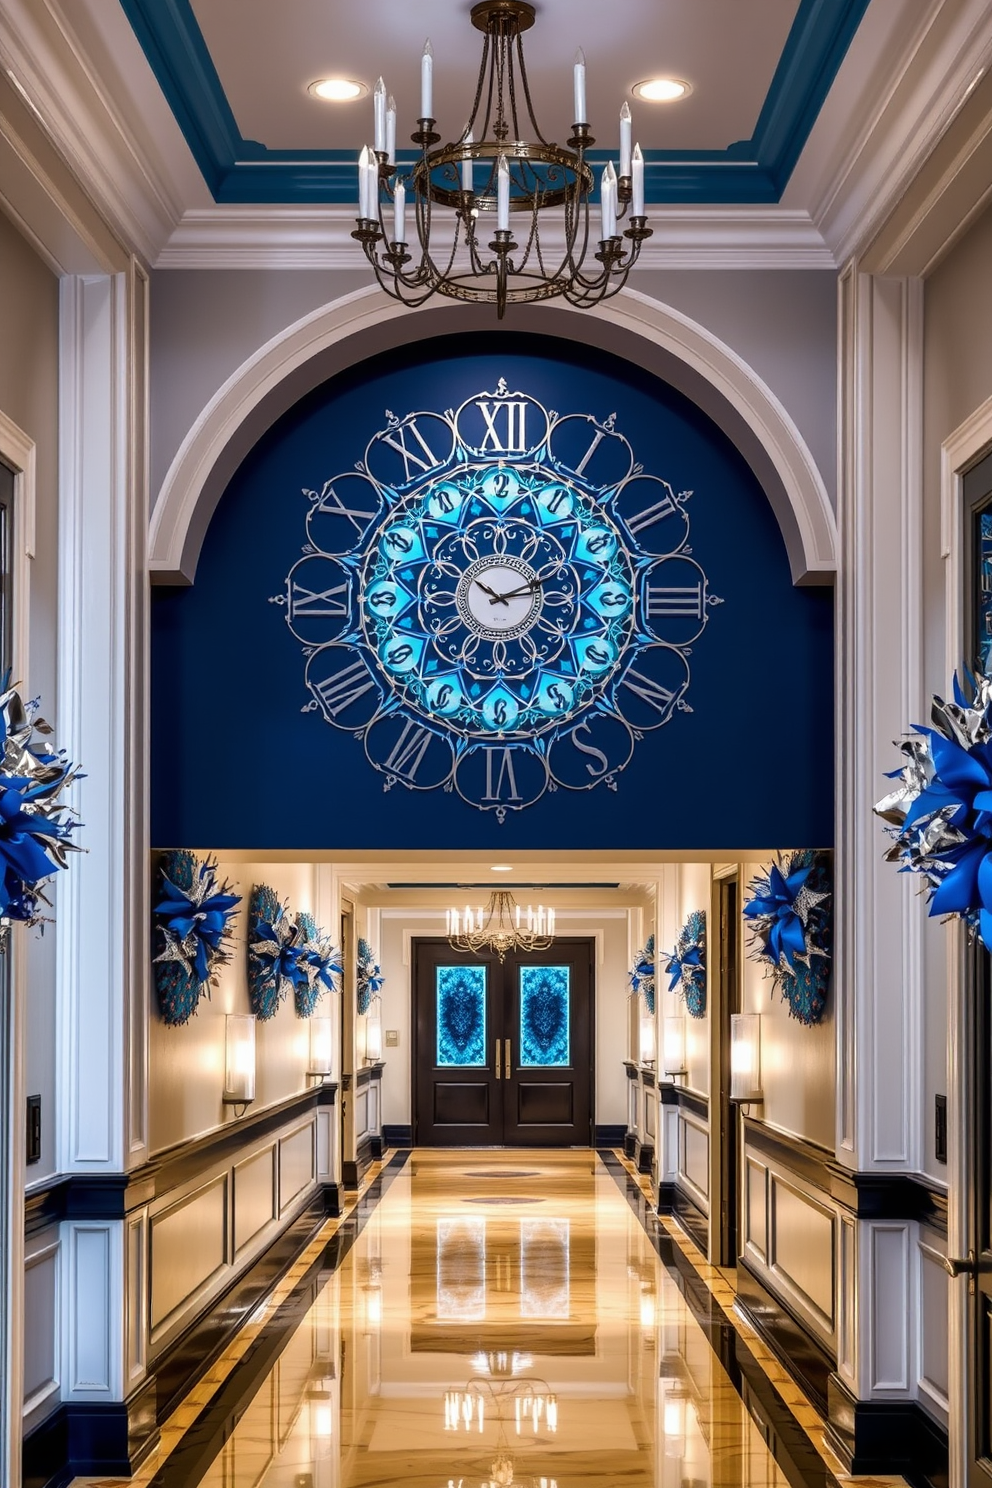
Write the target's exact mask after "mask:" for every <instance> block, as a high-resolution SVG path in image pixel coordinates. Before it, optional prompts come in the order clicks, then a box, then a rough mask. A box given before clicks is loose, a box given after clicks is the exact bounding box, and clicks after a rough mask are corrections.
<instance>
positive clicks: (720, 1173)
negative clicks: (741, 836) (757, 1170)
mask: <svg viewBox="0 0 992 1488" xmlns="http://www.w3.org/2000/svg"><path fill="white" fill-rule="evenodd" d="M742 878H743V869H742V866H741V865H740V864H739V863H731V864H728V865H727V866H726V867H723V868H719V869H718V868H714V870H713V877H712V882H711V887H710V909H709V915H708V917H707V935H706V938H707V944H708V957H709V964H710V968H711V970H710V974H709V976H708V978H707V981H708V987H707V998H708V1002H709V1007H708V1012H709V1025H710V1026H709V1034H710V1072H711V1074H710V1100H709V1106H710V1122H709V1125H710V1166H709V1179H710V1182H709V1189H710V1212H709V1220H708V1240H709V1254H708V1256H707V1259H708V1260H709V1261H710V1263H711V1264H712V1265H714V1266H729V1265H735V1264H736V1261H737V1256H736V1255H735V1256H733V1258H731V1257H730V1249H729V1247H730V1243H731V1242H730V1237H731V1234H732V1233H733V1232H734V1231H736V1233H737V1235H738V1238H739V1236H740V1231H741V1224H740V1200H741V1182H740V1178H741V1161H740V1141H741V1122H740V1116H739V1111H738V1107H737V1106H736V1105H735V1104H733V1103H732V1101H731V1099H730V1015H731V1013H734V1012H737V1011H738V1009H737V1008H736V1007H732V1006H731V1005H730V1004H731V992H730V989H731V987H732V986H733V985H735V984H736V989H737V999H738V1001H739V1000H740V997H741V989H742V987H743V976H744V956H743V940H744V937H743V935H742V934H741V931H740V903H741V882H742ZM731 882H734V883H736V884H737V910H738V914H737V938H736V942H735V945H734V962H735V965H734V977H735V982H730V981H729V979H728V978H727V976H726V975H725V969H726V968H725V966H724V958H723V935H722V901H723V896H724V891H725V887H726V885H727V884H728V883H731ZM732 1172H736V1175H737V1184H736V1191H735V1194H734V1196H733V1198H732V1200H731V1198H730V1196H729V1195H728V1187H729V1178H730V1175H731V1173H732ZM728 1202H733V1203H734V1206H735V1211H736V1212H735V1213H734V1214H733V1215H731V1214H730V1213H729V1212H728V1211H727V1209H726V1207H725V1206H726V1205H727V1203H728Z"/></svg>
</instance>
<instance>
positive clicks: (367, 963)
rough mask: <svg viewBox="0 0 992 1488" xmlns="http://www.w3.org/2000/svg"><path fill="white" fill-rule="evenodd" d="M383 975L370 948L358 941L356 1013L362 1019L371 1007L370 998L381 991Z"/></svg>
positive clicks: (365, 941)
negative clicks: (357, 1012)
mask: <svg viewBox="0 0 992 1488" xmlns="http://www.w3.org/2000/svg"><path fill="white" fill-rule="evenodd" d="M383 980H384V979H383V975H382V972H381V971H380V970H379V967H378V965H377V963H376V959H375V955H374V953H373V950H372V947H371V946H370V945H369V943H368V941H367V940H362V939H361V938H359V941H358V976H357V979H356V987H357V995H358V1011H359V1013H360V1014H361V1015H362V1016H363V1017H364V1015H365V1014H366V1013H367V1012H368V1010H369V1008H370V1007H371V1006H372V998H373V997H374V996H375V995H376V993H377V992H381V991H382V983H383Z"/></svg>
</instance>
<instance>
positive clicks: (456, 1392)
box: [76, 1149, 900, 1488]
mask: <svg viewBox="0 0 992 1488" xmlns="http://www.w3.org/2000/svg"><path fill="white" fill-rule="evenodd" d="M731 1305H732V1295H731V1293H730V1290H729V1288H728V1287H727V1286H726V1283H725V1282H723V1281H722V1279H721V1277H720V1273H718V1272H716V1271H715V1270H714V1269H713V1268H710V1267H708V1266H706V1264H705V1262H704V1261H703V1260H702V1257H701V1256H700V1255H699V1253H698V1252H697V1251H695V1250H694V1247H693V1245H692V1242H691V1241H689V1240H688V1239H687V1238H686V1237H685V1236H684V1234H683V1233H682V1232H681V1231H679V1230H678V1227H677V1226H675V1225H674V1224H672V1223H671V1221H668V1220H665V1219H659V1218H658V1217H657V1216H655V1215H654V1214H652V1212H651V1210H650V1207H649V1206H648V1205H647V1204H646V1203H645V1201H644V1196H643V1194H642V1191H641V1188H640V1186H639V1184H638V1182H637V1181H636V1179H635V1177H634V1176H633V1174H632V1172H631V1171H630V1170H629V1169H628V1168H627V1167H626V1166H625V1165H624V1164H623V1163H622V1162H621V1161H620V1159H619V1158H618V1157H617V1156H615V1155H614V1154H612V1153H608V1152H602V1153H599V1154H597V1153H594V1152H591V1151H579V1150H567V1151H559V1152H548V1151H539V1152H534V1151H524V1152H521V1151H517V1152H509V1151H472V1150H467V1149H462V1150H438V1149H434V1150H429V1149H419V1150H415V1151H414V1152H413V1153H412V1154H408V1153H405V1152H404V1153H399V1154H396V1155H395V1156H393V1157H392V1158H391V1159H390V1160H389V1161H388V1162H386V1163H385V1164H384V1165H383V1167H382V1168H381V1169H380V1170H379V1172H378V1174H377V1176H375V1177H373V1179H372V1181H371V1182H370V1183H369V1184H368V1185H367V1187H366V1188H365V1189H364V1191H363V1192H362V1194H361V1196H360V1198H359V1199H358V1200H357V1202H356V1203H355V1204H353V1205H351V1206H349V1208H348V1211H347V1212H346V1214H345V1216H344V1217H343V1218H342V1219H341V1220H337V1221H332V1222H330V1223H328V1225H326V1226H325V1227H324V1229H323V1230H322V1231H321V1233H320V1235H319V1236H318V1237H317V1238H316V1239H315V1241H314V1242H313V1244H312V1245H311V1246H310V1247H309V1248H308V1250H307V1251H306V1252H304V1254H303V1256H302V1257H301V1258H300V1260H299V1261H298V1262H297V1264H296V1265H295V1266H294V1267H293V1269H292V1270H291V1272H290V1273H289V1274H288V1275H287V1277H286V1278H285V1279H284V1281H283V1282H282V1283H281V1284H280V1285H279V1287H277V1289H276V1291H275V1293H274V1294H273V1297H272V1299H270V1301H269V1302H268V1303H266V1304H265V1305H263V1307H262V1308H260V1309H259V1310H258V1312H257V1313H256V1314H255V1316H254V1317H253V1318H252V1320H251V1321H250V1322H249V1323H248V1325H247V1326H246V1328H245V1329H243V1330H242V1333H241V1334H240V1335H239V1336H238V1338H237V1339H236V1340H235V1342H234V1344H233V1345H232V1346H231V1347H230V1348H229V1349H228V1350H227V1351H226V1352H225V1354H224V1355H222V1357H221V1358H220V1360H219V1361H217V1363H216V1364H215V1365H214V1366H213V1367H212V1368H211V1369H210V1370H209V1371H208V1373H207V1374H206V1375H205V1376H204V1378H203V1380H202V1381H201V1382H200V1383H199V1385H197V1386H196V1387H195V1388H194V1390H193V1391H192V1392H191V1394H190V1396H189V1397H188V1398H187V1400H186V1401H185V1402H184V1403H183V1404H182V1405H181V1406H180V1407H179V1408H178V1409H177V1410H176V1412H175V1413H174V1415H173V1417H172V1418H171V1420H170V1421H169V1422H167V1423H165V1425H164V1428H163V1433H162V1445H161V1446H160V1448H159V1449H158V1450H157V1451H156V1452H155V1453H153V1455H152V1456H151V1457H150V1458H149V1459H148V1461H147V1462H146V1463H145V1464H144V1466H143V1467H142V1468H141V1469H140V1470H139V1471H138V1473H137V1474H136V1476H135V1477H134V1479H133V1480H130V1481H133V1483H134V1484H136V1485H138V1488H194V1485H197V1484H201V1483H202V1484H209V1485H211V1488H235V1485H238V1488H242V1485H245V1488H247V1485H265V1488H276V1485H286V1488H290V1485H292V1488H331V1485H334V1488H371V1485H383V1488H385V1485H391V1484H400V1483H402V1484H410V1485H417V1488H421V1485H422V1488H491V1485H495V1484H499V1485H504V1488H509V1485H521V1488H523V1485H526V1488H577V1485H579V1484H581V1485H582V1488H598V1485H603V1488H606V1485H615V1484H620V1483H622V1484H625V1485H631V1488H639V1485H645V1488H646V1485H652V1488H675V1485H678V1484H682V1483H686V1482H691V1483H692V1484H693V1485H704V1484H714V1485H715V1484H748V1485H750V1488H761V1485H764V1484H785V1483H792V1484H794V1485H796V1488H802V1485H806V1484H825V1483H827V1482H828V1481H830V1478H829V1477H828V1473H829V1470H830V1467H829V1463H830V1459H829V1457H828V1456H826V1455H825V1453H824V1449H823V1447H822V1439H821V1437H820V1433H819V1431H818V1426H819V1418H818V1417H817V1415H816V1412H815V1411H814V1410H813V1409H812V1407H810V1406H809V1405H808V1404H806V1403H804V1401H803V1397H802V1396H801V1394H800V1393H799V1391H798V1390H797V1389H796V1387H795V1386H794V1385H792V1384H791V1382H789V1380H788V1378H787V1376H786V1375H785V1374H784V1373H783V1372H782V1371H781V1370H780V1369H779V1368H778V1366H777V1365H776V1364H775V1362H774V1360H773V1359H772V1358H771V1357H770V1356H769V1355H768V1353H767V1352H766V1351H765V1350H764V1349H763V1347H762V1346H761V1344H760V1342H759V1341H758V1340H757V1339H756V1338H755V1336H754V1334H753V1333H751V1331H750V1330H749V1329H748V1328H747V1325H746V1324H744V1323H742V1322H735V1323H732V1322H731V1321H730V1319H731V1312H730V1308H731ZM758 1423H760V1427H759V1424H758ZM766 1443H770V1444H771V1446H772V1450H770V1449H769V1445H767V1444H766ZM773 1451H774V1453H775V1455H773ZM776 1459H777V1460H776ZM833 1466H834V1467H835V1468H837V1469H838V1476H841V1475H840V1474H839V1464H836V1463H834V1464H833ZM119 1481H125V1480H118V1479H85V1480H84V1479H77V1480H76V1484H77V1485H81V1484H82V1483H83V1482H86V1483H89V1484H94V1485H95V1484H99V1485H100V1488H111V1485H115V1488H116V1484H117V1483H118V1482H119ZM859 1481H862V1482H867V1481H870V1480H867V1479H862V1480H859ZM891 1481H893V1482H899V1481H900V1480H898V1479H894V1480H891Z"/></svg>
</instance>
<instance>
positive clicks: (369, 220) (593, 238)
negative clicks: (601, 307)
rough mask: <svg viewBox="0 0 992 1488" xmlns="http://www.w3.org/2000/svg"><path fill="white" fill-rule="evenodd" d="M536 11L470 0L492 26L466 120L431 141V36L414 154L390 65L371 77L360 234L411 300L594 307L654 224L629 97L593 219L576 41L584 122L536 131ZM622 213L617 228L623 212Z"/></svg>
mask: <svg viewBox="0 0 992 1488" xmlns="http://www.w3.org/2000/svg"><path fill="white" fill-rule="evenodd" d="M534 19H535V11H534V6H533V5H530V4H528V3H527V0H482V3H480V4H478V5H475V6H474V7H473V9H472V24H473V25H474V26H475V27H477V29H478V30H480V31H482V32H483V33H484V34H485V41H484V42H483V47H482V61H481V63H480V66H479V77H478V83H477V86H476V91H475V99H474V102H473V103H472V108H471V113H470V115H469V119H468V123H467V124H466V125H465V128H464V130H463V132H462V134H461V135H460V136H459V138H458V139H457V140H456V141H455V142H454V143H453V144H446V145H441V146H440V148H435V146H438V145H439V144H440V140H441V136H440V135H439V134H436V133H435V130H434V125H435V123H436V120H435V119H434V117H433V77H434V54H433V51H432V49H431V44H430V42H429V41H428V43H427V45H426V47H425V49H424V54H423V58H422V61H421V95H420V112H421V117H420V119H419V120H418V121H417V125H418V127H417V132H416V133H415V134H414V135H412V136H411V138H412V140H413V143H414V144H415V145H417V146H419V148H420V152H421V153H420V158H419V159H418V160H416V161H414V163H413V164H412V166H410V167H407V166H406V165H401V164H399V163H398V162H397V160H396V104H395V102H394V100H393V99H392V98H389V97H387V94H386V88H385V84H384V83H383V80H382V78H380V79H379V81H378V82H377V84H376V87H375V90H374V94H373V103H374V121H375V122H374V144H373V148H372V149H369V148H368V147H367V146H366V147H365V148H364V149H363V150H362V153H361V158H360V161H359V169H358V174H359V209H358V224H357V227H356V229H355V231H354V232H353V233H352V237H353V238H356V239H357V240H358V242H359V243H361V245H362V247H363V248H364V250H365V255H366V257H367V258H368V260H369V263H370V264H371V265H372V267H373V269H374V270H375V274H376V278H377V279H378V281H379V283H380V285H381V286H382V288H383V289H384V290H385V291H386V293H387V294H389V295H392V296H393V298H394V299H397V300H400V301H402V302H403V303H404V304H406V305H409V306H411V307H414V306H417V305H422V304H423V303H424V301H425V300H427V299H429V298H430V296H431V295H433V294H443V295H448V296H450V297H451V298H453V299H458V300H469V301H474V302H476V303H479V302H482V303H489V304H495V306H496V313H497V315H498V316H499V317H500V319H502V317H503V314H504V311H505V309H506V306H507V305H508V304H519V303H522V302H524V301H528V300H547V299H554V298H555V297H557V296H560V295H563V296H564V297H565V299H566V300H568V302H569V303H570V304H572V305H576V306H578V307H580V308H583V309H585V308H589V307H591V306H593V305H598V304H599V303H600V302H601V301H602V300H604V299H607V298H609V297H610V296H611V295H614V294H616V293H617V292H618V291H619V290H621V289H622V288H623V286H624V284H626V282H627V276H628V274H629V273H630V270H631V269H632V267H633V266H634V264H635V263H636V262H637V259H638V256H639V254H640V250H641V244H642V243H643V241H644V239H645V238H649V237H650V236H651V229H650V228H649V227H648V225H647V218H646V216H645V214H644V158H643V155H642V153H641V149H640V146H639V145H634V146H633V147H632V146H631V117H630V109H629V107H628V105H627V104H626V103H624V105H623V107H622V109H621V111H620V156H619V169H618V168H617V167H616V166H615V165H614V164H613V162H612V161H609V162H608V163H607V164H606V165H605V166H604V167H603V169H602V173H601V177H600V182H599V186H600V210H599V220H598V222H596V221H595V220H594V219H595V213H594V212H593V211H592V208H591V197H592V193H593V190H594V186H595V181H594V177H593V171H592V167H591V166H590V164H589V162H588V160H587V158H586V152H587V151H588V150H589V149H590V148H591V146H592V145H594V144H595V140H594V139H593V136H592V133H591V131H590V128H589V124H588V123H587V122H586V113H587V108H586V63H585V57H584V56H583V54H582V52H581V51H579V52H578V53H577V54H576V58H575V66H574V74H573V83H574V103H575V106H574V113H575V119H576V122H575V123H574V124H573V125H572V134H571V136H570V138H569V140H568V144H567V146H565V145H558V144H555V143H553V142H550V141H548V140H546V139H545V137H544V135H543V134H542V133H541V130H540V127H539V125H538V123H537V120H536V118H535V116H534V104H533V100H532V98H531V93H530V85H529V83H528V81H527V68H526V65H525V62H524V48H523V32H524V31H527V30H529V29H530V27H531V26H533V24H534ZM521 124H523V125H524V128H523V129H521ZM525 133H527V134H529V136H530V137H529V138H524V137H523V135H524V134H525ZM628 212H629V217H628ZM625 220H626V221H627V224H628V225H627V228H626V230H625V231H622V230H621V228H620V226H619V224H620V223H622V222H623V221H625ZM411 222H412V225H413V229H414V232H413V233H412V234H411V233H410V231H409V230H408V229H409V226H410V224H411ZM493 223H495V227H493V225H492V224H493ZM511 223H514V224H516V225H517V226H516V232H517V234H518V236H519V241H517V237H516V236H515V230H514V227H511ZM542 232H543V237H542ZM414 237H415V238H416V242H413V238H414ZM411 249H412V251H411Z"/></svg>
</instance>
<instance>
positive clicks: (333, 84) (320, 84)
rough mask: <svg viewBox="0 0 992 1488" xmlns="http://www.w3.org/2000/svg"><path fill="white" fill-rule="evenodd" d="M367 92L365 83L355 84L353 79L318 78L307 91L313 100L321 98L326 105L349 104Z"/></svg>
mask: <svg viewBox="0 0 992 1488" xmlns="http://www.w3.org/2000/svg"><path fill="white" fill-rule="evenodd" d="M368 91H369V90H368V85H367V84H366V83H356V82H355V80H354V79H353V78H318V79H317V81H316V82H315V83H311V84H310V86H309V88H308V89H307V92H308V93H312V94H313V96H314V98H323V99H324V101H325V102H326V103H351V101H352V99H354V98H362V97H364V95H365V94H366V93H367V92H368Z"/></svg>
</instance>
